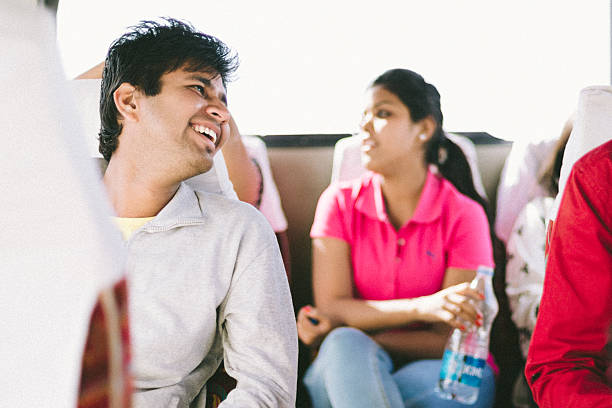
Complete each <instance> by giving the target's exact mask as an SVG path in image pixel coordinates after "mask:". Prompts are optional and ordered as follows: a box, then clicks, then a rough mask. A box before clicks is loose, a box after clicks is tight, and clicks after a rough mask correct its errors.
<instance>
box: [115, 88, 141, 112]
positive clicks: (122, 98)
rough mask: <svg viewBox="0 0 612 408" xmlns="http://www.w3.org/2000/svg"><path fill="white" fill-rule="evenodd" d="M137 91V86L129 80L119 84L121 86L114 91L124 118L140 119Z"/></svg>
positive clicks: (117, 105)
mask: <svg viewBox="0 0 612 408" xmlns="http://www.w3.org/2000/svg"><path fill="white" fill-rule="evenodd" d="M136 92H137V90H136V87H135V86H133V85H132V84H129V83H127V82H124V83H122V84H121V85H119V88H117V89H116V90H115V92H113V100H114V102H115V106H116V107H117V111H118V112H119V115H120V117H121V119H122V120H125V121H136V120H137V119H138V111H137V108H138V104H137V103H136Z"/></svg>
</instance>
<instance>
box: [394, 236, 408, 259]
mask: <svg viewBox="0 0 612 408" xmlns="http://www.w3.org/2000/svg"><path fill="white" fill-rule="evenodd" d="M404 245H406V240H405V239H404V238H398V240H397V250H396V252H395V262H396V263H400V262H401V261H402V258H401V257H400V252H401V250H402V247H403V246H404Z"/></svg>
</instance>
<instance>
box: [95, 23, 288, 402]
mask: <svg viewBox="0 0 612 408" xmlns="http://www.w3.org/2000/svg"><path fill="white" fill-rule="evenodd" d="M236 66H237V63H236V58H235V57H234V56H233V55H232V54H231V52H230V50H229V49H228V48H227V47H226V45H225V44H223V43H222V42H221V41H219V40H218V39H216V38H214V37H211V36H208V35H206V34H203V33H200V32H197V31H196V30H195V29H193V27H191V26H189V25H186V24H184V23H182V22H179V21H177V20H172V19H167V20H166V21H165V23H164V24H160V23H156V22H150V21H149V22H142V23H141V24H140V25H138V26H136V27H133V28H132V31H131V32H129V33H127V34H125V35H123V36H122V37H120V38H119V39H118V40H116V41H115V42H114V43H113V44H112V45H111V48H110V50H109V52H108V55H107V58H106V61H105V64H104V72H103V78H102V90H101V101H100V115H101V121H102V125H101V131H100V153H102V155H103V156H104V158H105V159H106V160H107V161H108V168H107V170H106V173H105V175H104V184H105V186H106V189H107V191H108V194H109V197H110V200H111V203H112V205H113V207H114V210H115V212H116V215H117V217H116V222H117V224H118V225H119V228H120V229H121V231H122V233H123V236H124V239H125V240H126V246H127V250H128V261H127V275H128V285H129V295H128V298H129V313H130V328H131V333H130V335H131V338H132V346H133V349H132V352H133V360H132V368H133V370H132V372H133V376H134V388H135V393H134V399H133V402H134V406H136V407H204V405H205V399H206V398H205V396H206V383H207V381H208V380H209V378H210V377H211V376H212V374H213V373H214V372H215V370H216V369H217V367H218V366H219V364H220V362H221V361H222V360H223V361H224V364H225V369H226V371H227V373H228V374H229V375H230V376H232V377H233V378H235V379H236V381H237V386H236V388H235V389H234V390H233V391H231V392H230V393H229V394H228V397H227V399H226V400H225V401H224V402H223V403H222V405H221V406H223V407H233V406H241V407H244V406H249V407H260V406H261V407H263V406H266V407H268V406H270V407H289V406H293V405H294V404H295V389H296V371H297V337H296V333H295V320H294V317H293V308H292V305H291V298H290V294H289V287H288V284H287V279H286V277H285V272H284V269H283V263H282V259H281V256H280V253H279V250H278V245H277V243H276V238H275V236H274V233H273V232H272V230H271V228H270V226H269V224H268V223H267V221H266V220H265V218H264V217H263V216H262V215H261V214H260V213H259V212H258V211H257V210H255V209H254V208H253V207H251V206H249V205H247V204H244V203H241V202H239V201H237V200H231V199H227V198H225V197H222V196H221V195H217V194H210V193H203V192H199V191H194V190H192V189H191V188H190V187H189V186H188V185H187V184H185V183H183V181H184V180H186V179H188V178H190V177H193V176H195V175H197V174H201V173H203V172H206V171H207V170H209V169H210V168H211V166H212V162H213V156H214V155H215V153H216V152H217V151H219V149H220V148H221V146H222V145H223V143H224V141H225V140H226V139H227V137H228V136H229V124H228V123H229V120H230V112H229V111H228V108H227V96H226V87H225V85H226V82H227V81H228V77H229V76H230V75H231V74H232V72H233V71H234V70H235V69H236Z"/></svg>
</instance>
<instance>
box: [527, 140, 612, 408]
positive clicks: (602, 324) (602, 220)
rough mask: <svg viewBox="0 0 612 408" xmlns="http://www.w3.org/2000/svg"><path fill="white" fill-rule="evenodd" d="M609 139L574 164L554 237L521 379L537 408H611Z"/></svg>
mask: <svg viewBox="0 0 612 408" xmlns="http://www.w3.org/2000/svg"><path fill="white" fill-rule="evenodd" d="M610 180H612V141H608V142H606V143H605V144H603V145H601V146H600V147H598V148H596V149H594V150H592V151H590V152H589V153H587V154H586V155H585V156H584V157H582V158H581V159H580V160H579V161H577V162H576V164H575V165H574V167H573V169H572V172H571V174H570V177H569V179H568V182H567V185H566V187H565V192H564V195H563V198H562V201H561V205H560V208H559V213H558V215H557V219H556V221H555V226H554V230H553V233H552V237H551V241H550V248H549V253H548V261H547V267H546V277H545V279H544V292H543V294H542V301H541V303H540V309H539V312H538V320H537V323H536V326H535V330H534V333H533V337H532V340H531V345H530V348H529V354H528V357H527V365H526V368H525V375H526V377H527V380H528V382H529V386H530V387H531V390H532V392H533V395H534V398H535V400H536V402H537V403H538V405H539V406H540V407H541V408H548V407H562V406H572V407H576V406H579V407H596V406H597V407H603V406H605V407H611V406H612V389H611V388H610V384H609V383H608V381H607V379H606V369H607V368H608V366H609V362H608V356H607V353H606V342H607V340H608V330H609V327H610V322H611V321H612V296H611V294H612V211H610V210H611V207H610V203H611V202H612V186H611V182H610Z"/></svg>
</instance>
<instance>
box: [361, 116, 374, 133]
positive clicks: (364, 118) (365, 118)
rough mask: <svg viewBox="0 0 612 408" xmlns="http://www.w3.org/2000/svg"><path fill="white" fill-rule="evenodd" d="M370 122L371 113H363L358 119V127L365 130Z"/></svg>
mask: <svg viewBox="0 0 612 408" xmlns="http://www.w3.org/2000/svg"><path fill="white" fill-rule="evenodd" d="M371 123H372V115H369V114H364V115H363V116H362V117H361V120H360V121H359V129H361V130H366V128H367V127H368V125H370V124H371Z"/></svg>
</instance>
